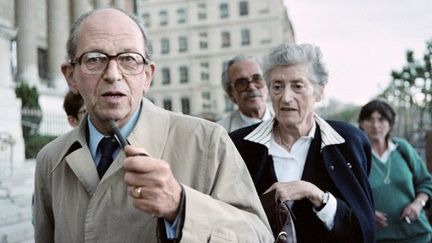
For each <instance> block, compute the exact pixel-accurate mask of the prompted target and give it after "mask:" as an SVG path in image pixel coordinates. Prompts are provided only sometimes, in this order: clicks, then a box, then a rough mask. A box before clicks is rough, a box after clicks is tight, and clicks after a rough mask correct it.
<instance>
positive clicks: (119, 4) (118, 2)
mask: <svg viewBox="0 0 432 243" xmlns="http://www.w3.org/2000/svg"><path fill="white" fill-rule="evenodd" d="M114 7H116V8H119V9H123V10H126V9H125V7H126V5H125V1H124V0H114Z"/></svg>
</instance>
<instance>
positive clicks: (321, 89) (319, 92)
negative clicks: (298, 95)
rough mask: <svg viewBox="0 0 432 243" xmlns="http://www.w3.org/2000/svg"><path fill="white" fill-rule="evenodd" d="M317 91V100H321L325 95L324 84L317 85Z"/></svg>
mask: <svg viewBox="0 0 432 243" xmlns="http://www.w3.org/2000/svg"><path fill="white" fill-rule="evenodd" d="M315 92H316V96H315V102H320V101H321V100H322V99H323V96H324V85H319V86H316V87H315Z"/></svg>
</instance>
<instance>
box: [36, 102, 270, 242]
mask: <svg viewBox="0 0 432 243" xmlns="http://www.w3.org/2000/svg"><path fill="white" fill-rule="evenodd" d="M86 121H87V119H85V120H84V121H83V122H82V123H81V124H80V126H79V127H78V128H76V129H74V130H72V131H71V132H69V133H67V134H65V135H63V136H61V137H59V138H58V139H56V140H55V141H53V142H52V143H50V144H48V145H47V146H45V147H44V148H43V149H42V150H41V151H40V153H39V154H38V157H37V163H36V178H35V182H36V183H35V211H34V217H35V241H36V243H50V242H59V243H83V242H85V243H93V242H100V243H102V242H103V243H107V242H113V243H121V242H125V243H135V242H157V235H156V225H157V220H156V219H154V218H152V217H151V216H150V215H148V214H146V213H145V212H143V211H140V210H138V209H136V208H135V207H134V206H133V204H132V199H131V197H130V196H129V195H128V193H127V191H126V186H125V183H124V182H123V175H124V170H123V168H122V161H123V159H124V154H123V153H122V152H121V153H119V155H118V156H117V158H116V159H115V160H114V162H113V164H112V165H111V167H110V168H109V169H108V171H107V172H106V174H105V176H104V177H103V178H102V180H101V181H100V180H99V177H98V174H97V171H96V167H95V164H94V162H93V159H92V157H91V155H90V151H89V149H88V145H87V142H86V139H85V137H86V135H85V134H86V129H87V122H86ZM128 140H129V141H130V143H131V144H132V145H134V146H140V147H144V148H145V149H146V150H147V151H148V152H149V154H150V155H151V156H153V157H157V158H161V159H163V160H165V161H168V162H169V163H170V166H171V169H172V171H173V173H174V176H175V177H176V178H177V180H178V181H179V182H180V183H181V184H182V185H183V186H184V190H185V195H186V209H185V219H184V227H183V231H182V240H181V242H187V243H190V242H199V243H202V242H253V243H256V242H272V240H273V239H272V237H273V236H272V234H271V232H270V227H269V226H268V222H267V218H266V215H265V213H264V211H263V209H262V207H261V204H260V201H259V199H258V196H257V193H256V191H255V189H254V185H253V183H252V180H251V178H250V176H249V174H248V171H247V169H246V167H245V165H244V162H243V160H242V159H241V157H240V155H239V153H238V152H237V150H236V149H235V147H234V145H233V144H232V142H231V140H230V138H229V137H228V136H227V133H226V132H225V130H224V129H223V128H222V127H220V126H218V125H216V124H214V123H211V122H208V121H204V120H201V119H198V118H192V117H189V116H183V115H179V114H175V113H172V112H168V111H165V110H163V109H161V108H158V107H156V106H154V105H153V104H152V103H151V102H149V101H148V100H146V99H143V105H142V111H141V114H140V118H139V120H138V122H137V125H136V127H135V128H134V130H133V131H132V133H131V134H130V135H129V137H128Z"/></svg>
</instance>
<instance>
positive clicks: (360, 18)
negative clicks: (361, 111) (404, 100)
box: [285, 0, 432, 105]
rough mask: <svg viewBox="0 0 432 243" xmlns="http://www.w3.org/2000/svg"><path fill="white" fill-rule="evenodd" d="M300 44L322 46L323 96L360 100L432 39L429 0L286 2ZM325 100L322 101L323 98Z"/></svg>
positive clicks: (379, 87)
mask: <svg viewBox="0 0 432 243" xmlns="http://www.w3.org/2000/svg"><path fill="white" fill-rule="evenodd" d="M285 5H286V6H287V7H288V15H289V17H290V19H291V21H292V24H293V26H294V31H295V34H296V41H297V42H298V43H313V44H316V45H318V46H320V47H321V49H322V51H323V54H324V60H325V62H326V63H327V65H328V69H329V72H330V79H329V83H328V85H327V87H326V91H325V93H326V100H328V99H330V98H332V99H337V100H340V101H342V102H346V103H355V104H359V105H361V104H363V103H365V102H367V101H368V100H369V99H370V98H372V97H373V96H374V95H376V94H378V93H380V91H382V90H383V89H384V88H385V87H386V86H387V85H388V84H389V82H390V80H391V77H390V72H391V70H392V69H396V70H399V69H401V67H402V65H403V64H404V63H405V52H406V50H407V49H412V50H414V52H415V55H416V57H418V58H420V57H421V56H422V55H423V53H424V50H425V46H426V44H425V43H426V40H429V39H431V38H432V0H361V1H360V0H325V1H323V0H285ZM326 100H325V101H326Z"/></svg>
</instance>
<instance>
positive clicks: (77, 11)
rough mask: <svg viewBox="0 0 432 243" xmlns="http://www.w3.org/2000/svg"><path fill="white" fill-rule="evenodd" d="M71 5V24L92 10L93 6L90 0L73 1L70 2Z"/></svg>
mask: <svg viewBox="0 0 432 243" xmlns="http://www.w3.org/2000/svg"><path fill="white" fill-rule="evenodd" d="M70 4H71V5H72V6H71V8H72V19H71V23H72V22H74V21H75V20H77V19H78V18H79V16H81V14H83V13H85V12H87V11H89V10H91V9H92V6H91V5H90V3H89V1H88V0H72V1H70Z"/></svg>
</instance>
